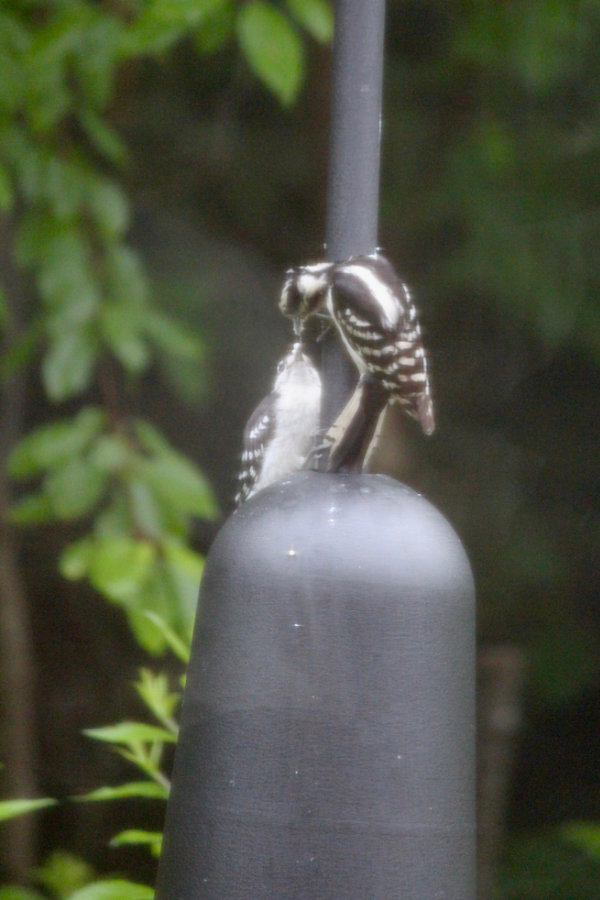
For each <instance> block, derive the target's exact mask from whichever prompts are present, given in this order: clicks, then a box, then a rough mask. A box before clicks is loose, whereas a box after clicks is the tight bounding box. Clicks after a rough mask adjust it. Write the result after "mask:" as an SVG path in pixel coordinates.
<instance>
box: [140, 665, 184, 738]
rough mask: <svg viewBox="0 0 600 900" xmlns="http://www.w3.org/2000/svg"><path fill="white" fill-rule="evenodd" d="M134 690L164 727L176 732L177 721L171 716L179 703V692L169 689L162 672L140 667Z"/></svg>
mask: <svg viewBox="0 0 600 900" xmlns="http://www.w3.org/2000/svg"><path fill="white" fill-rule="evenodd" d="M135 687H136V690H137V692H138V694H139V695H140V697H141V698H142V700H143V701H144V703H145V705H146V706H147V707H148V709H149V710H150V712H151V713H152V715H153V716H154V717H155V718H156V719H158V721H159V722H161V723H162V724H163V725H164V726H165V728H167V729H168V730H169V731H172V732H173V734H177V730H178V729H177V723H176V722H175V720H174V718H173V716H174V714H175V710H176V709H177V706H178V704H179V700H180V697H179V694H175V693H173V692H171V691H170V690H169V682H168V679H167V676H166V675H165V674H164V673H162V672H161V673H158V674H156V673H154V672H151V671H150V670H149V669H141V670H140V677H139V680H138V681H137V682H136V685H135Z"/></svg>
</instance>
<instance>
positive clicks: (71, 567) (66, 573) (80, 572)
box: [59, 537, 94, 581]
mask: <svg viewBox="0 0 600 900" xmlns="http://www.w3.org/2000/svg"><path fill="white" fill-rule="evenodd" d="M93 552H94V542H93V540H92V539H91V538H89V537H85V538H81V540H79V541H75V542H74V543H73V544H69V545H68V547H66V548H65V550H63V552H62V554H61V557H60V560H59V569H60V574H61V575H62V576H63V578H68V579H69V580H70V581H77V580H78V579H79V578H83V577H84V575H87V572H88V569H89V567H90V560H91V558H92V554H93Z"/></svg>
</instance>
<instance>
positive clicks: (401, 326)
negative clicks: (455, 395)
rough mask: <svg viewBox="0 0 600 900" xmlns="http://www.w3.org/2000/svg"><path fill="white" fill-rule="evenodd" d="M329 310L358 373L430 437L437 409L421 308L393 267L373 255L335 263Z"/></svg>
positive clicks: (382, 258) (383, 259)
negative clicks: (374, 382)
mask: <svg viewBox="0 0 600 900" xmlns="http://www.w3.org/2000/svg"><path fill="white" fill-rule="evenodd" d="M327 306H328V309H329V312H330V315H331V316H332V318H333V320H334V322H335V323H336V325H337V327H338V330H339V332H340V334H341V337H342V339H343V341H344V343H345V344H346V347H347V349H348V351H349V353H350V355H351V356H352V358H353V359H354V361H355V363H356V365H357V367H358V370H359V372H361V374H362V375H363V376H371V378H373V379H374V380H375V381H376V382H378V384H379V385H381V387H382V388H383V389H384V390H385V392H386V393H387V395H388V402H390V403H398V404H400V405H401V406H402V407H403V408H404V410H405V411H406V412H407V413H408V415H409V416H411V417H412V418H413V419H416V420H417V421H418V422H420V424H421V427H422V428H423V431H424V432H425V433H426V434H431V432H432V431H433V430H434V417H433V405H432V400H431V391H430V385H429V376H428V371H427V358H426V355H425V348H424V346H423V339H422V335H421V328H420V325H419V321H418V317H417V310H416V307H415V305H414V303H413V301H412V298H411V296H410V293H409V291H408V288H407V287H406V285H405V284H404V283H403V282H402V281H401V280H400V279H399V278H398V276H397V275H396V272H395V271H394V269H393V267H392V266H391V264H390V263H389V262H388V261H387V260H386V259H385V258H384V257H381V256H375V255H374V256H363V257H351V258H350V259H348V260H347V261H346V262H343V263H339V264H337V265H336V266H335V270H334V273H333V276H332V281H331V287H330V290H329V296H328V300H327Z"/></svg>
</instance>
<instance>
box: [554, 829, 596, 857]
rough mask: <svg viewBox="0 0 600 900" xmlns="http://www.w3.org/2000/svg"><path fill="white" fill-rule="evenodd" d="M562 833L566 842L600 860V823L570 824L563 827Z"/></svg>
mask: <svg viewBox="0 0 600 900" xmlns="http://www.w3.org/2000/svg"><path fill="white" fill-rule="evenodd" d="M560 833H561V835H562V837H563V838H564V840H566V841H568V842H569V843H571V844H575V846H577V847H579V848H580V849H581V850H584V851H585V852H586V853H587V854H588V855H589V856H592V857H594V858H595V859H598V860H600V823H599V822H568V823H567V824H566V825H563V826H562V827H561V829H560Z"/></svg>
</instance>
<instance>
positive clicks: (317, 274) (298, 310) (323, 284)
mask: <svg viewBox="0 0 600 900" xmlns="http://www.w3.org/2000/svg"><path fill="white" fill-rule="evenodd" d="M332 269H333V264H332V263H316V264H315V265H312V266H296V267H295V268H293V269H288V270H287V272H286V277H285V282H284V285H283V290H282V291H281V298H280V300H279V309H280V310H281V312H282V313H283V314H284V316H289V317H290V318H293V319H306V318H308V316H312V315H314V313H317V312H319V310H320V309H321V307H322V306H323V303H324V302H325V297H326V295H327V289H328V287H329V284H330V279H331V272H332Z"/></svg>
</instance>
